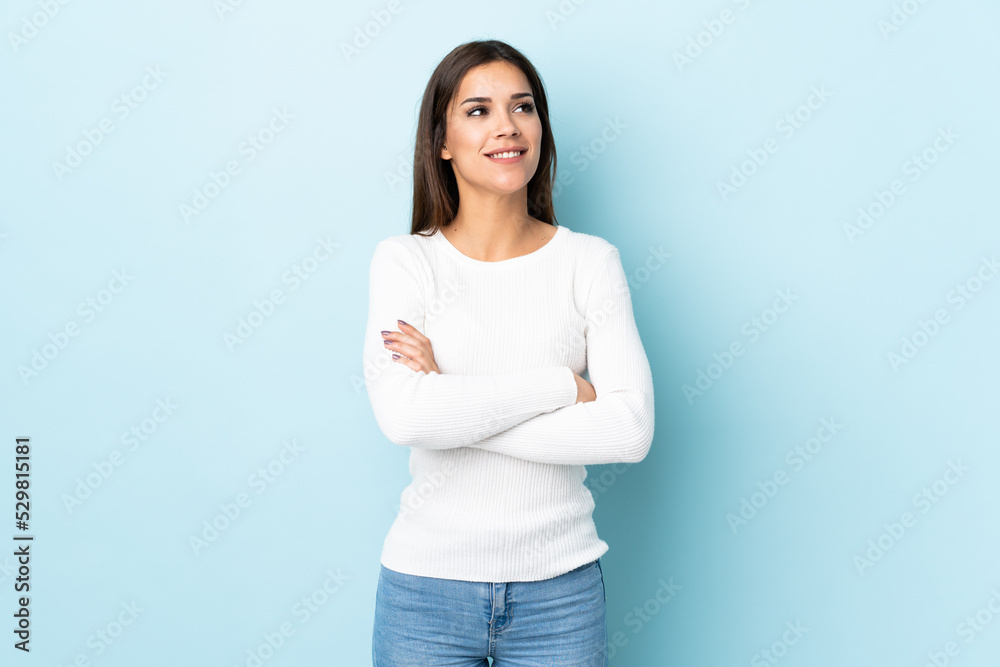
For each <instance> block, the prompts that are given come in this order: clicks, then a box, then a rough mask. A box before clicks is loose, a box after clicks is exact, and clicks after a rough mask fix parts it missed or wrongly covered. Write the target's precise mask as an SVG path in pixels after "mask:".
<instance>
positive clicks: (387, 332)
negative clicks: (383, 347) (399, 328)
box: [382, 331, 392, 336]
mask: <svg viewBox="0 0 1000 667" xmlns="http://www.w3.org/2000/svg"><path fill="white" fill-rule="evenodd" d="M391 333H392V332H391V331H383V332H382V335H383V336H388V335H389V334H391Z"/></svg>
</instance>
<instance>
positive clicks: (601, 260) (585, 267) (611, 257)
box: [563, 227, 621, 282]
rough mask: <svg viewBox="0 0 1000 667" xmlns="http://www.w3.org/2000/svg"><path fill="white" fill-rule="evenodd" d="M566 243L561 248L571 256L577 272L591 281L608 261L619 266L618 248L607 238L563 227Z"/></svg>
mask: <svg viewBox="0 0 1000 667" xmlns="http://www.w3.org/2000/svg"><path fill="white" fill-rule="evenodd" d="M563 232H564V233H565V234H566V243H565V244H564V245H563V248H564V249H565V250H566V252H567V253H568V254H570V255H571V256H572V257H573V263H574V264H575V266H576V268H577V272H578V273H579V274H581V275H582V276H586V277H587V278H588V280H587V282H590V281H592V280H593V279H594V278H596V277H597V276H598V274H600V273H601V272H602V270H603V269H604V267H605V266H607V264H608V263H609V262H610V263H611V264H613V265H614V264H617V265H619V266H620V264H621V258H620V256H619V253H618V248H617V247H616V246H615V245H614V244H612V243H611V242H610V241H608V240H607V239H604V238H602V237H600V236H596V235H594V234H587V233H585V232H574V231H572V230H571V229H570V228H569V227H563Z"/></svg>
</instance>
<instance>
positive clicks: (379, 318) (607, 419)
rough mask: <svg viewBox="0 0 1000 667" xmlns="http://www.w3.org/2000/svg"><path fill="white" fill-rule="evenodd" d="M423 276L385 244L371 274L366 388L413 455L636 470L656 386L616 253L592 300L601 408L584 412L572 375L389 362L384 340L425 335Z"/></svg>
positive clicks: (590, 338) (590, 345)
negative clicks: (401, 329)
mask: <svg viewBox="0 0 1000 667" xmlns="http://www.w3.org/2000/svg"><path fill="white" fill-rule="evenodd" d="M424 270H425V269H424V267H422V266H421V264H420V263H418V262H417V261H416V260H415V258H414V257H413V256H412V255H411V254H410V252H409V251H408V250H407V248H406V247H404V246H403V245H401V244H400V243H398V242H396V241H392V240H390V239H386V240H384V241H382V242H380V243H379V244H378V246H377V247H376V249H375V253H374V255H373V257H372V262H371V268H370V273H369V290H370V291H369V314H368V324H367V326H366V329H365V344H364V364H365V384H366V386H367V388H368V394H369V399H370V401H371V405H372V410H373V412H374V414H375V419H376V422H377V423H378V425H379V428H381V429H382V431H383V433H385V435H386V437H388V438H389V440H391V441H392V442H395V443H397V444H400V445H405V446H410V447H425V448H432V449H447V448H453V447H478V448H480V449H485V450H489V451H493V452H498V453H501V454H506V455H509V456H514V457H517V458H521V459H525V460H528V461H536V462H539V463H554V464H579V465H594V464H601V463H615V462H636V461H640V460H642V459H643V458H645V456H646V453H647V452H648V451H649V447H650V444H651V443H652V439H653V384H652V373H651V371H650V367H649V362H648V360H647V358H646V355H645V351H644V350H643V347H642V342H641V340H640V339H639V332H638V330H637V328H636V325H635V319H634V316H633V313H632V303H631V297H630V295H629V290H628V284H627V282H626V280H625V272H624V270H623V268H622V265H621V259H620V258H619V255H618V251H617V249H612V250H611V251H610V252H608V253H607V254H606V255H605V256H604V258H603V259H602V260H601V262H600V265H599V266H598V267H597V270H596V273H595V278H594V282H593V284H592V286H591V288H590V292H589V295H588V298H587V306H586V311H587V312H586V319H587V334H586V341H587V342H586V346H587V365H588V370H589V375H590V381H591V383H592V384H593V385H594V389H595V390H596V392H597V399H596V400H594V401H590V402H586V403H575V401H576V397H577V386H576V380H575V377H574V373H573V371H572V370H571V369H570V368H569V367H567V366H552V367H547V368H538V369H529V370H525V371H521V372H517V373H509V374H504V375H452V374H440V373H436V372H430V373H425V372H424V371H413V370H411V369H410V368H407V367H406V366H404V365H402V364H400V363H397V362H395V361H393V360H391V359H390V358H389V355H388V353H387V352H386V350H385V349H384V345H383V342H382V338H381V335H380V333H379V332H380V330H383V329H392V328H395V326H396V320H403V321H405V322H408V323H410V324H411V325H413V326H414V327H415V328H416V329H417V330H419V331H423V328H424V320H423V312H424V308H423V295H422V293H421V288H420V285H421V284H423V280H422V278H424V277H425V276H424V275H423V271H424Z"/></svg>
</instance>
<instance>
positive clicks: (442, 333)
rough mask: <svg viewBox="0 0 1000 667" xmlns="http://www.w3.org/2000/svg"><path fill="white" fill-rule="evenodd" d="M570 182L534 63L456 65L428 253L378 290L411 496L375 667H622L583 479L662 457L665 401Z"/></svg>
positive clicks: (427, 138)
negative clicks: (658, 449) (571, 210)
mask: <svg viewBox="0 0 1000 667" xmlns="http://www.w3.org/2000/svg"><path fill="white" fill-rule="evenodd" d="M498 156H499V157H498ZM555 163H556V155H555V142H554V141H553V138H552V131H551V129H550V127H549V115H548V107H547V103H546V99H545V90H544V88H543V85H542V82H541V79H540V78H539V76H538V74H537V72H536V71H535V68H534V67H533V66H532V65H531V63H530V62H528V60H527V59H526V58H525V57H524V56H523V55H522V54H521V53H520V52H518V51H517V50H516V49H514V48H512V47H511V46H509V45H507V44H505V43H503V42H499V41H495V40H488V41H477V42H470V43H467V44H463V45H461V46H459V47H457V48H455V49H454V50H453V51H452V52H451V53H449V54H448V55H447V56H446V57H445V58H444V60H443V61H442V62H441V63H440V64H439V65H438V67H437V68H436V69H435V71H434V73H433V75H432V76H431V79H430V81H429V83H428V84H427V88H426V90H425V92H424V97H423V101H422V105H421V109H420V118H419V122H418V129H417V138H416V150H415V156H414V192H413V221H412V229H411V233H410V234H401V235H397V236H392V237H389V238H387V239H385V240H383V241H381V242H380V243H379V244H378V245H377V247H376V249H375V253H374V256H373V258H372V261H371V270H370V275H369V290H370V292H369V299H370V302H369V317H368V325H367V330H366V333H365V336H366V337H365V345H364V360H365V380H366V385H367V387H368V393H369V398H370V400H371V405H372V410H373V412H374V414H375V418H376V421H377V423H378V425H379V427H380V428H381V429H382V431H383V432H384V433H385V435H386V436H387V437H388V438H389V440H391V441H392V442H394V443H397V444H399V445H403V446H406V447H409V448H410V473H411V475H412V477H413V482H412V483H411V484H410V485H409V486H408V487H407V488H406V489H404V491H403V493H402V496H401V503H400V511H399V514H398V516H397V517H396V520H395V522H394V523H393V525H392V527H391V528H390V530H389V533H388V535H387V536H386V539H385V543H384V545H383V550H382V556H381V573H380V576H379V581H378V591H377V593H376V605H375V626H374V631H373V636H372V660H373V664H374V665H376V666H378V667H395V666H402V665H407V666H410V665H444V664H447V665H469V666H470V667H471V666H474V665H475V666H479V665H486V664H487V656H489V657H491V658H492V659H493V665H494V667H507V666H510V667H513V666H522V665H573V666H575V667H590V666H594V667H599V666H601V665H606V664H607V651H606V640H607V625H606V620H605V604H606V597H605V590H604V578H603V573H602V571H601V565H600V557H601V556H602V555H603V554H604V553H605V552H606V551H607V550H608V545H607V543H606V542H604V541H603V540H601V539H600V538H599V537H598V535H597V531H596V529H595V526H594V521H593V517H592V512H593V509H594V500H593V497H592V496H591V494H590V491H589V490H588V489H587V487H586V486H584V483H583V480H584V478H585V477H586V474H587V472H586V468H585V467H584V466H585V465H588V464H602V463H613V462H631V463H634V462H638V461H641V460H642V459H643V458H644V457H645V456H646V453H647V452H648V450H649V446H650V444H651V442H652V439H653V385H652V376H651V373H650V368H649V362H648V361H647V359H646V355H645V352H644V350H643V346H642V342H641V341H640V339H639V334H638V331H637V329H636V325H635V320H634V317H633V314H632V304H631V299H630V295H629V289H628V283H627V282H626V279H625V272H624V270H623V268H622V264H621V259H620V257H619V255H618V251H617V249H616V248H615V246H613V245H611V244H610V243H608V242H607V241H605V240H604V239H601V238H599V237H597V236H592V235H589V234H583V233H578V232H573V231H571V230H569V229H568V228H566V227H563V226H556V221H555V216H554V214H553V210H552V196H551V190H552V178H553V175H554V172H555ZM431 341H433V346H432V344H431ZM585 369H586V371H587V372H588V375H589V379H590V381H588V380H585V379H584V378H583V377H581V376H580V373H583V372H584V370H585ZM591 382H592V383H593V384H591Z"/></svg>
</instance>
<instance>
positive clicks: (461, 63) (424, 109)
mask: <svg viewBox="0 0 1000 667" xmlns="http://www.w3.org/2000/svg"><path fill="white" fill-rule="evenodd" d="M497 61H505V62H508V63H510V64H511V65H514V66H515V67H517V68H518V69H520V70H521V72H523V73H524V76H525V78H527V79H528V83H529V84H530V85H531V93H532V95H533V96H534V98H535V99H534V102H535V110H536V111H537V112H538V118H539V120H541V123H542V142H541V146H540V152H539V157H538V168H537V169H536V170H535V174H534V176H532V177H531V180H530V181H528V215H531V216H532V217H535V218H537V219H539V220H542V221H543V222H547V223H549V224H550V225H552V226H556V225H557V222H556V216H555V211H554V210H553V207H552V181H553V180H554V177H555V173H556V143H555V139H553V137H552V128H551V127H550V126H549V105H548V101H547V100H546V98H545V86H544V84H543V83H542V79H541V77H540V76H539V75H538V72H537V71H536V70H535V68H534V66H533V65H532V64H531V62H530V61H529V60H528V59H527V58H525V57H524V55H523V54H522V53H521V52H520V51H518V50H517V49H515V48H514V47H512V46H510V45H509V44H507V43H505V42H501V41H499V40H495V39H489V40H481V41H474V42H467V43H465V44H461V45H459V46H456V47H455V48H454V49H452V51H451V53H449V54H448V55H447V56H445V57H444V59H443V60H442V61H441V62H440V63H438V66H437V67H436V68H435V69H434V73H433V74H431V78H430V81H428V82H427V87H426V88H425V89H424V96H423V100H422V101H421V103H420V117H419V119H418V121H417V137H416V142H415V146H414V150H413V220H412V224H411V229H410V233H411V234H417V233H419V232H423V231H425V230H431V234H430V235H433V234H434V233H436V232H437V228H438V227H444V226H446V225H447V224H448V223H450V222H451V221H452V219H454V217H455V215H456V214H457V213H458V183H457V182H456V181H455V173H454V172H453V171H452V167H451V164H450V163H449V161H448V160H445V159H443V158H442V157H441V153H440V150H441V148H442V146H443V145H444V137H445V129H446V125H445V124H446V114H447V111H448V105H449V103H450V102H451V100H452V98H453V97H454V96H455V94H456V93H457V92H458V87H459V85H460V84H461V82H462V77H464V76H465V73H466V72H468V71H469V70H470V69H472V68H474V67H479V66H481V65H487V64H489V63H493V62H497Z"/></svg>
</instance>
